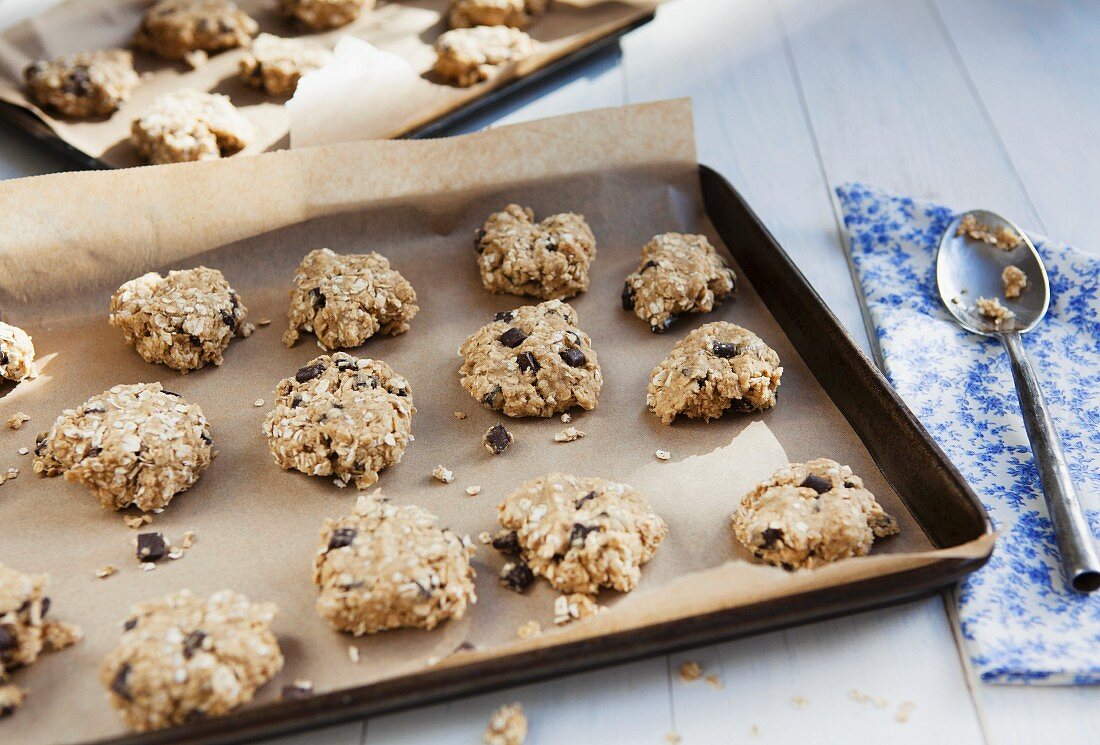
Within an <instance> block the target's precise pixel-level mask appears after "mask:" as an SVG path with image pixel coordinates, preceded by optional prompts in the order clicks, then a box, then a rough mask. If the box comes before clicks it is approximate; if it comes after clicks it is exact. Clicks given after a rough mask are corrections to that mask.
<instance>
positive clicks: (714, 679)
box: [703, 673, 725, 691]
mask: <svg viewBox="0 0 1100 745" xmlns="http://www.w3.org/2000/svg"><path fill="white" fill-rule="evenodd" d="M703 680H705V681H706V682H707V685H709V686H710V687H711V688H713V689H714V690H716V691H720V690H722V689H723V688H725V685H723V684H722V679H721V678H719V677H718V676H717V675H715V674H714V673H711V674H709V675H704V676H703Z"/></svg>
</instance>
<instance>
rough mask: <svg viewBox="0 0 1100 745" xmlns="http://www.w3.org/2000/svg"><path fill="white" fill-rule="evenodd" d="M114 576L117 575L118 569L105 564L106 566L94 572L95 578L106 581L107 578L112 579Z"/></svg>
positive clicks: (112, 565)
mask: <svg viewBox="0 0 1100 745" xmlns="http://www.w3.org/2000/svg"><path fill="white" fill-rule="evenodd" d="M116 574H118V567H116V566H115V565H114V564H107V565H106V566H102V567H100V568H99V569H96V570H95V576H96V577H97V578H98V579H107V578H108V577H113V576H114V575H116Z"/></svg>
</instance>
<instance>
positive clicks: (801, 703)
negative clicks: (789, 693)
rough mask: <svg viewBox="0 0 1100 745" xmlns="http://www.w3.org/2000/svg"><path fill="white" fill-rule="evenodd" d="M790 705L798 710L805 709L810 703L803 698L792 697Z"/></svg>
mask: <svg viewBox="0 0 1100 745" xmlns="http://www.w3.org/2000/svg"><path fill="white" fill-rule="evenodd" d="M791 703H792V704H794V705H795V707H797V708H799V709H805V708H807V707H808V706H809V705H810V702H809V701H807V700H806V697H805V696H794V697H792V698H791Z"/></svg>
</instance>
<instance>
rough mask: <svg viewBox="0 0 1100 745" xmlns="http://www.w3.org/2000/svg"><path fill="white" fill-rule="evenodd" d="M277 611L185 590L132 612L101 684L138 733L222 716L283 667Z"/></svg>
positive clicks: (228, 595)
mask: <svg viewBox="0 0 1100 745" xmlns="http://www.w3.org/2000/svg"><path fill="white" fill-rule="evenodd" d="M275 613H276V607H275V606H274V605H273V604H271V603H252V602H249V600H248V598H246V597H245V596H244V595H239V594H237V593H235V592H231V591H229V590H222V591H220V592H216V593H214V594H213V595H211V596H210V598H209V599H203V598H200V597H196V596H195V595H193V594H192V593H191V592H190V591H188V590H181V591H180V592H177V593H174V594H172V595H168V596H167V597H164V598H162V599H160V600H154V601H151V602H147V603H141V604H139V605H136V606H134V607H133V608H131V609H130V617H129V618H128V619H127V620H126V622H125V623H124V624H123V627H122V628H123V630H122V638H121V640H120V641H119V644H118V646H117V647H116V648H115V649H114V651H113V652H111V653H110V654H109V655H107V658H106V659H105V660H104V661H103V666H102V667H101V669H100V673H99V679H100V681H102V683H103V685H104V686H106V688H107V691H108V696H109V698H110V701H111V705H112V706H113V707H114V708H115V709H117V710H118V712H119V713H120V714H121V715H122V719H123V721H125V722H126V724H127V725H128V726H129V727H131V728H132V729H135V730H137V731H139V732H146V731H149V730H155V729H162V728H164V727H170V726H173V725H179V724H185V723H187V722H193V721H195V720H196V719H205V718H208V717H217V716H222V715H224V714H227V713H229V712H230V711H232V710H233V709H235V708H237V707H238V706H240V705H242V704H246V703H248V702H249V701H251V700H252V697H253V695H255V693H256V690H257V689H259V688H260V686H262V685H263V684H264V683H266V682H267V681H269V680H271V678H272V677H274V675H275V674H276V673H278V672H279V670H281V669H282V667H283V655H282V652H281V651H280V650H279V642H278V640H277V639H276V638H275V634H274V633H272V631H271V621H272V619H273V618H274V616H275Z"/></svg>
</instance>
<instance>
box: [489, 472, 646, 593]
mask: <svg viewBox="0 0 1100 745" xmlns="http://www.w3.org/2000/svg"><path fill="white" fill-rule="evenodd" d="M499 520H500V525H501V527H502V528H503V530H502V531H501V533H499V534H498V535H497V538H496V540H494V541H493V545H494V547H496V548H498V549H499V550H502V551H504V552H505V553H509V552H511V553H515V554H516V556H515V561H514V562H513V563H512V564H511V565H505V573H504V574H503V575H502V579H503V580H504V582H505V583H506V584H507V585H509V586H510V587H511V588H512V589H515V590H520V591H522V590H523V589H525V587H526V585H527V584H529V583H530V580H531V579H533V577H534V576H538V577H545V578H546V579H547V580H548V581H549V582H550V584H551V585H553V587H554V589H555V590H558V591H559V592H563V593H574V592H577V593H583V594H586V595H595V594H596V593H598V592H599V591H600V588H604V587H608V588H611V589H614V590H618V591H619V592H628V591H630V590H633V589H634V588H635V587H636V586H637V585H638V581H639V580H640V579H641V567H642V565H643V564H645V563H646V562H647V561H649V560H650V559H652V558H653V556H654V555H655V554H656V553H657V548H658V547H659V546H660V545H661V542H662V541H663V540H664V539H665V536H667V535H668V526H667V525H665V521H664V520H662V519H661V517H660V516H659V515H657V514H656V513H655V512H654V511H653V508H652V507H650V506H649V503H648V502H646V500H645V499H644V498H643V497H642V496H641V495H640V494H639V493H638V492H636V491H635V490H634V489H633V488H631V487H629V486H627V485H626V484H619V483H616V482H614V481H607V480H605V479H601V478H585V477H578V476H571V475H569V474H565V473H551V474H549V475H547V476H544V477H542V478H537V479H534V480H533V481H528V482H527V483H525V484H523V485H522V486H520V487H519V489H517V490H516V491H515V492H513V493H512V494H510V495H509V496H508V497H507V498H506V499H505V500H504V501H503V502H502V503H501V504H500V506H499ZM523 576H526V577H527V579H526V580H522V579H521V577H523Z"/></svg>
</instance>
